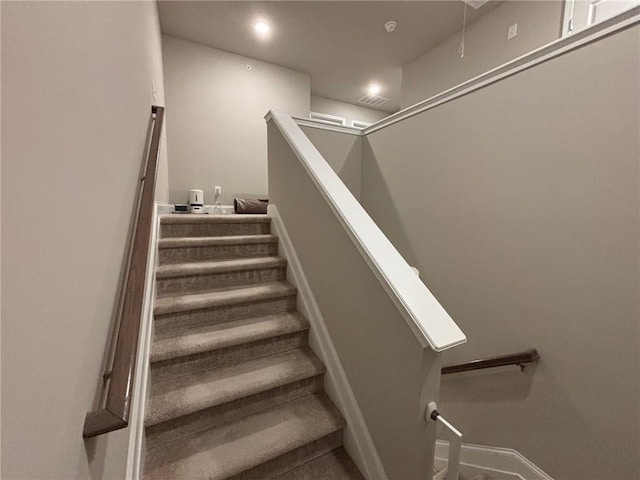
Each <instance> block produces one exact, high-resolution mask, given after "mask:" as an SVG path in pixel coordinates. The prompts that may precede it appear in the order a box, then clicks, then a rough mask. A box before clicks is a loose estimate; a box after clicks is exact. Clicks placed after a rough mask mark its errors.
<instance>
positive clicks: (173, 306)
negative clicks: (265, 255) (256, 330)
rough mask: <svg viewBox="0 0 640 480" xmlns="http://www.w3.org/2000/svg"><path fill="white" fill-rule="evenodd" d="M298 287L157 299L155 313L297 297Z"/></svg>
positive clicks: (261, 286)
mask: <svg viewBox="0 0 640 480" xmlns="http://www.w3.org/2000/svg"><path fill="white" fill-rule="evenodd" d="M296 293H297V289H296V287H294V286H293V285H292V284H290V283H289V282H286V281H278V282H268V283H261V284H256V285H251V286H248V287H234V288H227V289H220V290H215V291H212V292H205V293H196V294H190V295H175V296H168V297H161V298H157V299H156V301H155V306H154V309H153V313H154V314H155V315H166V314H170V313H177V312H185V311H190V310H202V309H206V308H213V307H218V306H224V305H234V304H239V303H248V302H253V301H260V300H267V299H271V298H278V297H284V296H289V295H295V294H296Z"/></svg>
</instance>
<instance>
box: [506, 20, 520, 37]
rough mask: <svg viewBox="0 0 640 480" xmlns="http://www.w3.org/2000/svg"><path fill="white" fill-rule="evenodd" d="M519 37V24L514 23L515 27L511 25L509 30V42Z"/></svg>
mask: <svg viewBox="0 0 640 480" xmlns="http://www.w3.org/2000/svg"><path fill="white" fill-rule="evenodd" d="M517 36H518V24H517V23H514V24H513V25H509V28H508V29H507V40H511V39H512V38H515V37H517Z"/></svg>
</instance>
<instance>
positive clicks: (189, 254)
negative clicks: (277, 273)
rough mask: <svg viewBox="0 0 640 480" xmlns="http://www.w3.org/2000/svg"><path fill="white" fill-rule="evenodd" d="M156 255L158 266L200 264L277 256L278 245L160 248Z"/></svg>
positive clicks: (256, 244)
mask: <svg viewBox="0 0 640 480" xmlns="http://www.w3.org/2000/svg"><path fill="white" fill-rule="evenodd" d="M158 253H159V262H160V265H169V264H173V263H189V262H202V261H206V260H226V259H231V258H247V257H269V256H272V255H277V254H278V244H277V243H274V242H268V243H247V244H241V245H211V246H200V247H175V248H160V249H159V250H158Z"/></svg>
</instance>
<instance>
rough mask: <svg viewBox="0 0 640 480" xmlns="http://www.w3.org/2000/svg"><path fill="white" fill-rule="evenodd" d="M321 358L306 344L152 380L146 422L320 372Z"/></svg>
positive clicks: (238, 397) (192, 410)
mask: <svg viewBox="0 0 640 480" xmlns="http://www.w3.org/2000/svg"><path fill="white" fill-rule="evenodd" d="M323 372H324V366H323V365H322V362H320V360H319V359H318V358H317V357H316V356H315V355H314V354H313V353H312V352H311V350H309V349H308V348H298V349H295V350H289V351H287V352H283V353H278V354H275V355H269V356H266V357H261V358H257V359H255V360H249V361H246V362H242V363H240V364H238V365H234V366H232V367H226V368H220V369H214V370H205V371H202V372H198V373H192V374H190V375H185V376H182V377H178V378H175V377H174V378H171V379H170V381H165V382H155V383H154V382H153V381H152V387H151V396H150V398H149V400H150V403H149V408H148V409H147V415H146V419H145V423H146V425H155V424H156V423H160V422H164V421H166V420H170V419H172V418H176V417H180V416H182V415H188V414H190V413H193V412H197V411H200V410H204V409H205V408H211V407H215V406H216V405H221V404H223V403H227V402H231V401H234V400H238V399H240V398H243V397H248V396H251V395H255V394H257V393H261V392H264V391H267V390H271V389H272V388H277V387H281V386H283V385H287V384H289V383H293V382H297V381H299V380H304V379H306V378H310V377H314V376H316V375H320V374H321V373H323Z"/></svg>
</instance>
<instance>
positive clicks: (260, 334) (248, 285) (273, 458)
mask: <svg viewBox="0 0 640 480" xmlns="http://www.w3.org/2000/svg"><path fill="white" fill-rule="evenodd" d="M160 228H161V239H160V240H159V244H158V249H159V259H160V266H159V267H158V269H157V272H156V282H157V284H156V285H157V294H158V298H157V299H156V302H155V306H154V339H153V345H152V349H151V356H150V361H151V391H150V395H149V401H148V403H147V411H146V412H145V426H146V429H145V430H146V452H145V475H144V476H145V479H146V480H155V479H163V480H166V479H188V480H192V479H220V480H222V479H234V480H242V479H246V480H262V479H264V480H267V479H274V480H275V479H279V480H293V479H305V480H329V479H335V480H349V479H358V480H362V475H361V474H360V472H359V471H358V469H357V467H356V466H355V464H354V463H353V461H352V460H351V459H350V458H349V456H348V454H347V452H346V451H345V450H344V449H343V448H342V431H343V429H344V426H345V422H344V419H343V418H342V416H341V415H340V412H339V411H338V410H337V409H336V407H335V406H334V405H333V404H332V403H331V401H330V400H329V398H328V397H327V396H326V395H325V394H324V393H323V391H322V383H323V375H324V371H325V369H324V365H323V364H322V362H321V361H320V360H319V359H318V358H317V357H316V356H315V355H314V354H313V352H312V351H311V350H310V349H309V348H308V345H307V338H308V331H309V323H308V322H307V320H306V319H305V318H304V317H303V316H301V315H300V314H299V313H298V312H297V311H296V307H295V305H296V295H297V290H296V288H295V287H294V286H293V285H291V284H289V283H288V282H287V281H286V261H285V260H284V259H282V258H279V257H277V242H278V239H277V238H276V237H275V236H273V235H271V234H270V219H269V218H268V217H266V216H265V215H220V216H212V215H167V216H163V217H162V218H161V227H160Z"/></svg>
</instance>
